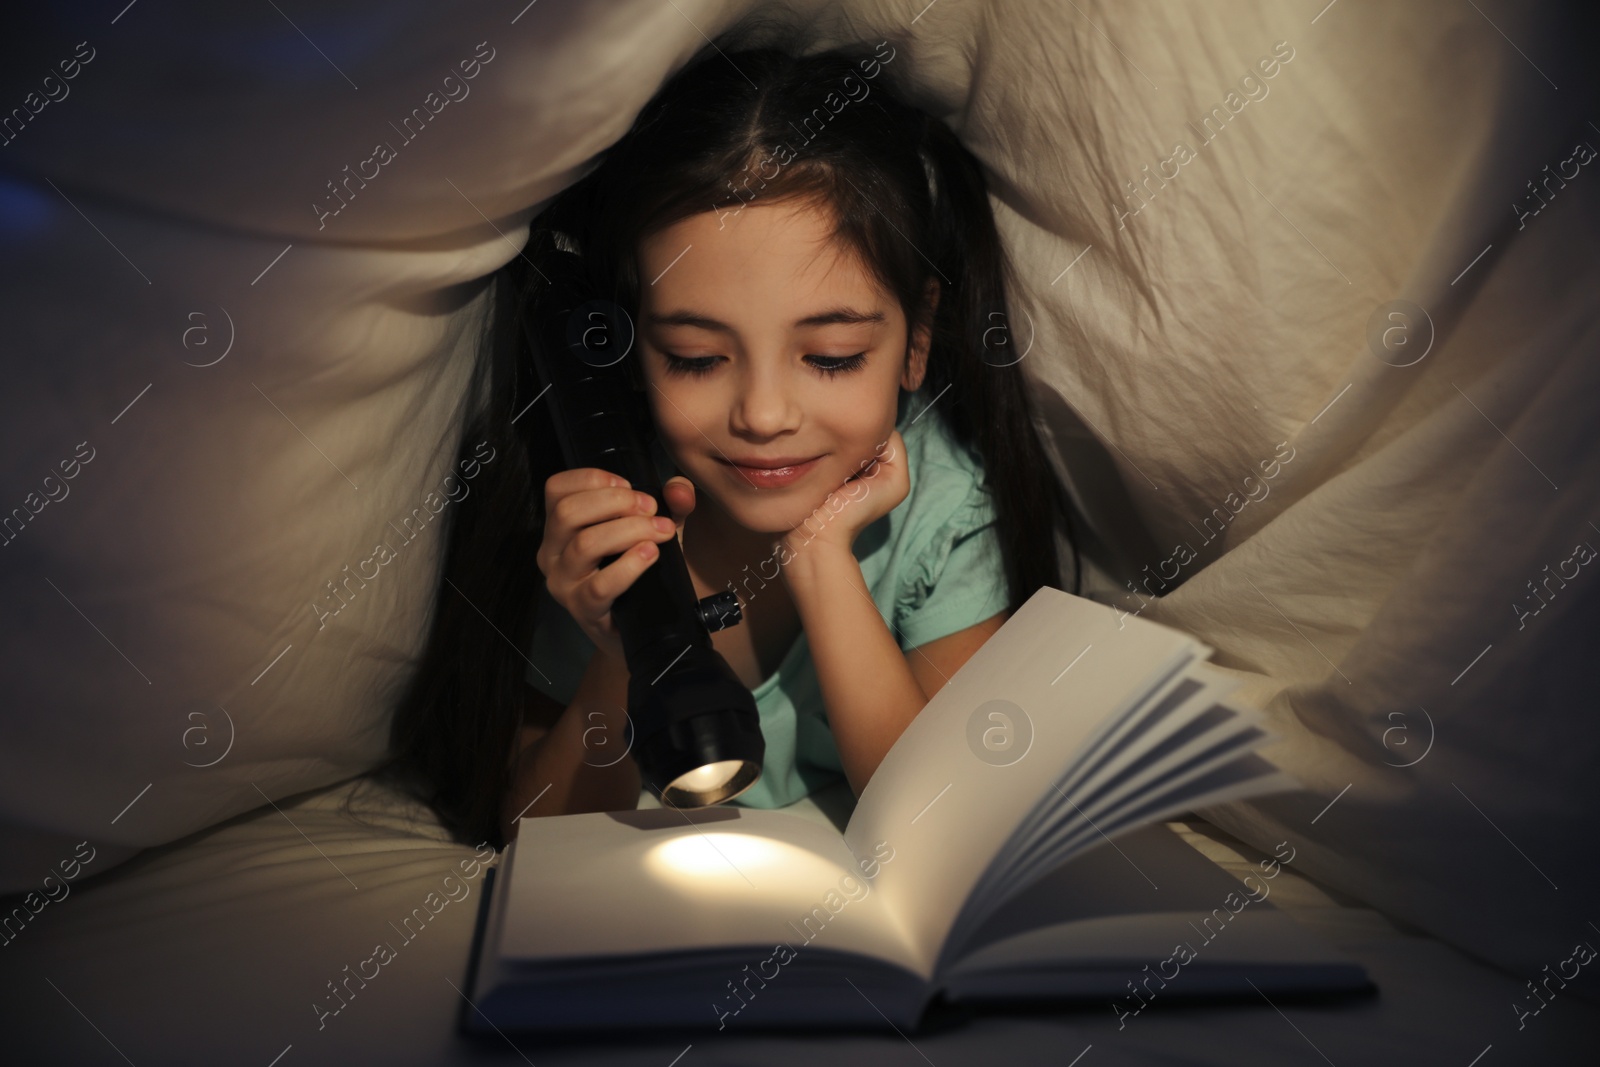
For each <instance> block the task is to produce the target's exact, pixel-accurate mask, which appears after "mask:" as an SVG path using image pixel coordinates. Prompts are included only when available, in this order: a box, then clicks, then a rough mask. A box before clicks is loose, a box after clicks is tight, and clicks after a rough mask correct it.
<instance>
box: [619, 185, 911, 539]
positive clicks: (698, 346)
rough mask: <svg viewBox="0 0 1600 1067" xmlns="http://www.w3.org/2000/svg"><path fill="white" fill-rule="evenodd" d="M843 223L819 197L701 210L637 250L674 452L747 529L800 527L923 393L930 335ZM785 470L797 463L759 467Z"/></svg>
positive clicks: (662, 412) (648, 353) (654, 396)
mask: <svg viewBox="0 0 1600 1067" xmlns="http://www.w3.org/2000/svg"><path fill="white" fill-rule="evenodd" d="M832 228H833V220H832V218H831V216H830V215H829V214H828V213H827V212H826V211H823V210H819V209H818V208H817V206H816V205H815V204H813V203H808V202H798V201H795V202H779V203H775V204H769V205H762V206H759V207H756V206H752V207H746V208H745V209H744V210H742V211H740V212H739V213H737V214H731V213H725V214H723V215H722V216H721V217H719V214H718V213H717V212H714V211H708V212H705V213H704V214H700V215H694V216H691V217H689V218H687V219H684V220H682V221H681V222H678V223H675V224H674V225H672V226H669V227H668V228H666V229H664V230H661V231H659V232H657V233H655V234H653V235H651V236H650V237H648V238H646V239H645V240H644V241H642V242H640V245H639V253H638V255H639V274H640V279H641V288H642V290H643V292H642V295H641V299H640V314H639V333H638V337H639V345H640V349H641V354H642V356H643V359H644V374H645V379H646V382H647V383H648V384H647V389H648V391H649V394H650V404H651V409H652V411H653V412H654V415H655V420H656V427H657V429H658V430H659V431H660V435H661V440H662V443H663V444H664V445H665V446H666V448H667V451H668V452H669V453H670V454H671V456H672V458H673V460H674V461H675V462H676V463H677V465H678V468H679V469H680V470H681V471H682V472H683V473H684V474H685V475H687V476H688V478H689V479H690V480H691V481H693V482H694V484H695V488H696V491H697V492H699V493H704V494H708V495H709V496H710V497H712V498H713V499H714V500H715V501H716V502H717V503H718V504H719V505H721V507H722V508H723V510H725V511H726V512H727V513H728V515H729V516H730V517H731V518H732V519H733V520H734V521H735V522H737V523H738V524H739V525H740V526H743V527H744V528H745V529H747V530H751V531H756V532H762V533H773V534H783V533H787V532H789V531H790V530H793V529H795V528H796V527H798V526H799V525H800V524H801V523H803V522H804V521H805V520H806V517H807V516H809V515H810V514H811V512H812V511H814V510H815V509H816V508H817V507H818V506H820V505H821V504H822V503H823V501H824V500H826V499H827V496H828V494H829V493H830V492H832V491H833V490H835V489H837V488H839V487H840V486H841V485H843V484H844V482H845V480H846V479H848V478H849V477H850V476H851V475H853V474H857V473H859V472H860V470H861V467H862V465H863V464H864V463H865V462H867V461H869V460H871V459H872V457H873V456H874V455H877V454H878V449H879V448H880V447H881V446H882V445H883V444H884V443H885V442H886V441H887V440H888V439H889V435H890V433H891V432H892V431H893V430H894V425H895V408H896V403H897V401H898V399H899V390H900V389H902V388H904V389H907V390H912V389H916V388H917V387H918V386H919V385H921V384H922V377H923V373H924V368H925V367H926V363H927V346H928V331H927V330H926V329H925V328H924V329H919V330H917V331H916V336H915V337H914V338H908V336H907V324H906V317H905V314H904V313H903V312H902V311H901V309H900V305H899V302H898V301H897V300H895V299H894V297H893V296H892V295H890V294H889V293H887V292H885V291H884V290H883V289H882V288H881V287H880V286H879V285H878V283H877V282H876V280H875V279H874V278H873V277H872V275H871V274H870V273H869V272H868V270H867V268H866V266H865V265H864V264H863V263H862V262H861V260H860V258H859V256H857V255H856V254H855V253H854V252H852V251H849V250H846V249H843V248H840V247H838V246H836V245H835V244H834V243H833V241H832ZM930 295H931V294H930ZM908 341H911V342H914V343H912V344H911V345H910V350H909V352H908ZM908 357H909V358H908ZM784 465H790V466H795V467H797V468H798V469H797V470H796V471H795V473H794V474H793V475H791V476H779V477H774V476H772V475H763V474H762V473H761V472H760V471H759V470H749V469H746V467H757V468H762V467H766V468H771V467H780V466H784Z"/></svg>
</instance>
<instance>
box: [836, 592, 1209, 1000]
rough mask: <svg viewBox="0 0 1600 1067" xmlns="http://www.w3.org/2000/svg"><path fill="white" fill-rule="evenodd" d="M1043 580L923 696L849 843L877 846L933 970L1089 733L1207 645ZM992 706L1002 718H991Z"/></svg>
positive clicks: (862, 851) (881, 887) (885, 876)
mask: <svg viewBox="0 0 1600 1067" xmlns="http://www.w3.org/2000/svg"><path fill="white" fill-rule="evenodd" d="M1122 615H1123V613H1121V612H1118V611H1116V610H1115V609H1113V608H1109V607H1106V606H1105V605H1102V604H1097V603H1094V602H1092V601H1089V600H1086V599H1084V598H1081V597H1076V596H1072V595H1071V594H1069V593H1064V592H1062V591H1061V590H1059V589H1053V588H1051V587H1049V586H1045V587H1042V588H1040V589H1039V590H1038V592H1036V593H1035V594H1034V595H1033V596H1032V597H1030V598H1029V599H1028V601H1027V603H1025V604H1024V605H1023V606H1022V607H1021V608H1020V609H1019V610H1018V611H1017V612H1016V614H1015V615H1013V616H1012V617H1011V618H1010V619H1009V620H1007V621H1006V624H1005V625H1004V626H1003V627H1001V629H1000V630H999V631H998V632H997V633H996V634H995V635H994V636H993V637H991V638H990V639H989V640H988V642H987V643H985V644H984V646H983V647H982V648H980V649H979V650H978V651H977V653H975V654H974V655H973V657H972V658H971V659H970V660H968V661H967V663H966V664H965V665H964V666H963V667H962V668H961V670H960V671H958V672H957V673H956V675H955V677H954V678H952V679H951V681H950V683H949V684H948V685H946V686H945V687H944V688H943V689H942V690H940V691H939V693H938V694H937V695H936V696H935V697H934V698H933V699H932V700H930V701H929V702H928V704H927V706H926V707H924V708H923V709H922V711H921V713H920V714H918V716H917V717H916V719H914V720H913V721H912V723H911V724H910V725H909V726H908V727H907V728H906V730H905V732H904V733H903V734H902V735H901V737H900V739H899V741H897V742H896V743H895V745H894V747H893V748H892V749H890V751H889V753H888V755H887V756H885V757H884V760H883V763H882V764H881V765H880V766H879V767H878V769H877V771H876V772H875V773H874V774H873V776H872V780H871V781H870V782H869V783H868V784H867V787H866V789H865V790H863V792H862V794H861V798H860V800H859V801H858V802H857V804H856V809H855V812H854V813H853V814H852V815H851V818H850V824H849V826H848V827H847V828H846V831H845V840H846V842H847V843H848V844H849V846H850V848H851V850H852V851H853V852H854V853H855V854H856V855H858V856H864V855H867V854H869V853H870V852H871V850H872V848H873V846H874V845H875V844H877V843H879V842H885V843H887V845H888V846H889V847H891V848H893V849H894V852H895V857H896V858H895V860H894V862H893V863H892V864H889V865H886V866H885V867H884V869H883V873H882V876H881V877H880V879H879V884H878V891H879V892H880V893H881V894H882V895H883V897H884V901H885V903H886V904H887V905H888V907H889V909H890V910H891V911H893V912H895V913H897V914H899V915H900V916H901V918H902V920H903V921H904V922H905V924H906V928H907V931H908V933H909V936H910V938H911V941H912V943H913V944H915V945H916V946H917V949H918V951H919V954H920V959H919V967H918V968H917V969H918V973H921V974H925V975H928V974H931V973H932V968H933V966H934V962H935V959H936V957H937V955H938V951H939V948H940V946H941V944H942V943H943V941H944V938H945V935H946V934H947V933H948V932H949V930H950V928H951V926H952V924H953V923H954V921H955V918H956V916H957V914H958V913H959V912H960V911H961V908H962V906H963V904H964V903H965V902H966V900H967V897H968V895H969V894H970V893H971V892H972V890H973V888H974V887H975V886H976V884H977V882H978V880H979V878H980V877H981V876H982V875H983V873H984V871H985V870H986V869H988V867H989V866H990V865H991V864H992V863H993V862H994V861H995V858H996V855H997V853H998V852H999V850H1000V848H1001V846H1002V844H1003V843H1004V842H1005V841H1007V840H1008V839H1009V838H1010V837H1011V835H1012V832H1013V831H1014V830H1015V829H1016V827H1017V826H1018V825H1019V824H1020V823H1021V822H1022V821H1023V820H1024V819H1025V818H1026V817H1027V816H1028V815H1029V813H1030V812H1032V811H1033V809H1034V808H1035V807H1036V806H1037V805H1038V804H1039V803H1040V802H1041V801H1042V800H1043V798H1044V797H1045V795H1046V794H1047V793H1049V792H1050V783H1051V782H1053V781H1054V780H1055V779H1056V778H1057V777H1059V776H1060V775H1061V773H1062V772H1063V771H1064V770H1065V769H1066V768H1067V767H1068V766H1069V765H1070V764H1071V763H1072V761H1073V758H1074V756H1075V754H1076V753H1077V752H1078V749H1079V748H1080V747H1081V746H1082V745H1083V744H1084V742H1085V740H1086V739H1087V738H1088V737H1089V736H1090V735H1091V734H1092V733H1093V732H1094V731H1095V730H1096V729H1098V728H1099V727H1100V726H1101V725H1102V723H1103V722H1104V721H1105V720H1106V718H1107V717H1108V716H1111V715H1114V714H1119V713H1121V712H1123V711H1125V710H1126V708H1127V707H1128V706H1129V705H1130V704H1132V703H1135V702H1137V701H1138V700H1140V699H1142V697H1143V696H1144V695H1145V694H1146V693H1147V692H1148V691H1149V690H1150V688H1151V687H1152V685H1153V683H1154V680H1155V679H1158V678H1161V677H1165V676H1167V675H1169V674H1170V672H1172V671H1173V670H1175V669H1177V668H1179V667H1181V666H1183V665H1184V664H1186V663H1189V662H1192V661H1194V660H1195V659H1197V658H1199V657H1200V656H1201V655H1203V654H1207V653H1209V651H1210V650H1209V648H1208V647H1207V646H1205V645H1203V644H1201V643H1200V642H1198V641H1196V640H1194V639H1193V638H1191V637H1189V636H1187V635H1185V634H1182V633H1180V632H1178V631H1176V630H1173V629H1170V628H1168V627H1165V626H1160V625H1157V624H1155V623H1152V622H1149V621H1148V620H1144V619H1139V618H1133V617H1121V618H1119V616H1122ZM996 714H998V715H999V717H998V718H997V717H995V716H996Z"/></svg>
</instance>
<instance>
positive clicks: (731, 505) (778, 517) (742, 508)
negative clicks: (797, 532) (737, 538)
mask: <svg viewBox="0 0 1600 1067" xmlns="http://www.w3.org/2000/svg"><path fill="white" fill-rule="evenodd" d="M769 495H770V496H772V497H774V498H777V497H790V499H770V500H749V499H743V500H728V499H726V498H719V499H718V500H717V504H718V505H719V506H720V507H721V508H722V510H723V511H724V512H725V513H726V514H727V516H728V517H729V518H730V519H732V520H733V521H734V522H736V523H738V524H739V526H741V527H742V528H744V529H745V530H748V531H749V532H751V533H756V534H771V535H772V536H773V537H782V536H783V535H784V534H786V533H789V532H790V531H792V530H794V529H796V528H797V527H799V526H800V525H801V524H802V523H804V522H805V521H806V519H808V518H810V517H811V514H812V513H813V512H814V511H816V509H817V508H819V507H821V506H822V504H823V501H821V500H819V501H816V502H811V501H810V499H809V497H807V498H803V499H800V498H798V497H797V495H796V494H790V493H785V492H782V491H781V490H777V491H775V490H763V491H762V496H763V497H765V496H769Z"/></svg>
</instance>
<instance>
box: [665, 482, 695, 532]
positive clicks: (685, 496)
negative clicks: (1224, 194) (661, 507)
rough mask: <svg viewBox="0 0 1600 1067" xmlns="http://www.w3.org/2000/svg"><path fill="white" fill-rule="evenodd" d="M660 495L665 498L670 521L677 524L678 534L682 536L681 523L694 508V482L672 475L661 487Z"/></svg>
mask: <svg viewBox="0 0 1600 1067" xmlns="http://www.w3.org/2000/svg"><path fill="white" fill-rule="evenodd" d="M661 495H662V496H664V497H666V498H667V510H668V511H669V512H670V513H671V514H672V521H673V522H675V523H677V524H678V536H680V537H682V536H683V523H684V520H685V519H687V518H688V517H689V513H690V512H691V511H693V510H694V499H695V496H694V483H693V482H691V481H690V480H689V479H687V478H685V477H683V476H682V475H681V474H680V475H674V476H673V477H671V478H668V479H667V480H666V483H665V484H664V485H662V487H661Z"/></svg>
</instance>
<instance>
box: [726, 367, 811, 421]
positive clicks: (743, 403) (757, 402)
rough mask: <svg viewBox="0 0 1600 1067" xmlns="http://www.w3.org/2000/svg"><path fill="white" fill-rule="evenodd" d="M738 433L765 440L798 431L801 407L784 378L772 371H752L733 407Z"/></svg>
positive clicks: (745, 378) (742, 385)
mask: <svg viewBox="0 0 1600 1067" xmlns="http://www.w3.org/2000/svg"><path fill="white" fill-rule="evenodd" d="M732 423H733V429H734V431H735V432H737V433H739V434H742V435H744V436H748V437H757V438H766V437H776V436H778V435H779V434H782V433H785V432H787V431H791V430H794V429H797V428H798V427H799V425H800V408H799V406H798V405H797V404H796V402H795V400H794V390H793V389H792V388H790V387H789V386H788V385H787V384H786V383H785V382H784V380H783V376H782V375H781V374H778V373H774V372H773V371H772V370H770V369H757V370H752V371H750V372H749V373H748V374H746V375H745V376H744V380H743V382H742V383H741V384H740V388H739V395H738V397H737V399H736V400H735V401H734V404H733V411H732Z"/></svg>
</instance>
